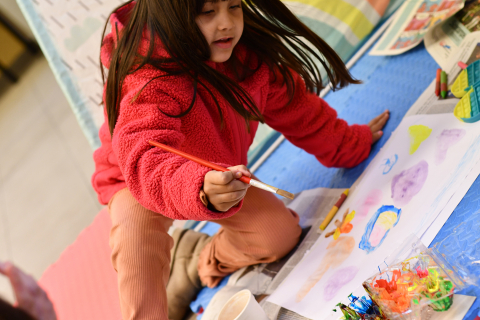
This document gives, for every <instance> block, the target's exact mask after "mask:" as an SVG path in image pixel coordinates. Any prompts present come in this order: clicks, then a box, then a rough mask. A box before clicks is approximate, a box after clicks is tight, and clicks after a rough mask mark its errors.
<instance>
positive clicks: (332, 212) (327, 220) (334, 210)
mask: <svg viewBox="0 0 480 320" xmlns="http://www.w3.org/2000/svg"><path fill="white" fill-rule="evenodd" d="M348 190H349V189H347V190H345V191H344V192H343V193H342V195H341V196H340V199H338V201H337V203H335V205H334V206H333V208H332V210H330V212H329V213H328V215H327V217H326V218H325V220H323V222H322V224H321V225H320V230H325V228H326V227H327V226H328V224H329V223H330V221H332V219H333V217H335V214H336V213H337V211H338V208H340V206H341V205H342V203H343V202H344V201H345V199H347V196H348Z"/></svg>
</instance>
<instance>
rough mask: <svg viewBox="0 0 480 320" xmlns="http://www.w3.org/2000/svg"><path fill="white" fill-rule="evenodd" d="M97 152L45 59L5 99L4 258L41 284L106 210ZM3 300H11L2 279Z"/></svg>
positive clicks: (1, 110)
mask: <svg viewBox="0 0 480 320" xmlns="http://www.w3.org/2000/svg"><path fill="white" fill-rule="evenodd" d="M93 170H94V164H93V160H92V149H91V148H90V146H89V144H88V142H87V140H86V138H85V137H84V135H83V133H82V131H81V129H80V127H79V125H78V124H77V122H76V119H75V116H74V114H73V112H72V111H71V109H70V106H69V105H68V103H67V101H66V99H65V97H64V95H63V93H62V92H61V90H60V88H59V86H58V84H57V82H56V80H55V78H54V76H53V74H52V72H51V71H50V69H49V66H48V63H47V61H46V60H45V59H44V58H43V57H41V58H38V59H37V61H35V63H34V64H33V65H32V66H31V67H30V68H29V70H28V71H27V72H26V73H25V74H24V75H23V76H22V77H21V79H20V82H19V83H18V84H16V85H14V86H12V87H11V88H10V89H9V90H8V91H7V92H6V93H5V94H4V95H2V96H0V260H11V261H13V262H14V263H16V264H17V265H18V266H20V267H21V268H22V269H24V270H26V271H27V272H28V273H30V274H32V275H33V276H34V277H35V278H39V277H40V276H41V274H42V273H43V271H44V270H45V269H46V268H47V267H48V266H49V265H50V264H51V263H53V262H54V261H56V260H57V259H58V257H59V256H60V254H61V252H62V251H63V250H64V249H65V248H66V247H67V246H68V245H69V244H71V243H72V242H73V241H74V240H75V238H76V237H77V235H78V234H79V233H80V231H81V230H82V229H84V228H85V227H86V226H88V225H89V224H90V223H91V221H92V220H93V218H94V216H95V215H96V214H97V213H98V212H99V211H100V210H101V208H102V207H101V206H100V204H99V203H98V201H97V197H96V194H95V192H94V191H93V189H92V187H91V185H90V176H91V174H92V173H93ZM0 295H1V296H3V297H4V298H7V300H10V301H12V299H13V296H12V293H11V290H10V287H9V285H8V283H7V282H6V281H5V279H3V278H0Z"/></svg>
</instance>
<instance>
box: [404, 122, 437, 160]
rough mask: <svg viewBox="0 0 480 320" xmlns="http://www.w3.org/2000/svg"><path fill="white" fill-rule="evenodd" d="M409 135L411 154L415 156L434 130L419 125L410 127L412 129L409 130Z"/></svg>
mask: <svg viewBox="0 0 480 320" xmlns="http://www.w3.org/2000/svg"><path fill="white" fill-rule="evenodd" d="M408 133H409V134H410V154H414V153H415V151H417V149H418V147H420V145H421V144H422V142H423V141H425V140H427V138H428V137H429V136H430V134H431V133H432V129H430V128H429V127H427V126H424V125H421V124H417V125H414V126H410V128H408Z"/></svg>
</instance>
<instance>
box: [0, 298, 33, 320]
mask: <svg viewBox="0 0 480 320" xmlns="http://www.w3.org/2000/svg"><path fill="white" fill-rule="evenodd" d="M0 320H35V319H34V318H33V317H32V316H30V315H29V314H28V313H26V312H25V311H23V310H22V309H18V308H15V307H13V306H12V305H10V304H9V303H8V302H6V301H4V300H2V299H1V298H0Z"/></svg>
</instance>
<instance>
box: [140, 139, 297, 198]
mask: <svg viewBox="0 0 480 320" xmlns="http://www.w3.org/2000/svg"><path fill="white" fill-rule="evenodd" d="M148 143H149V144H150V145H152V146H154V147H158V148H160V149H163V150H166V151H168V152H171V153H175V154H176V155H179V156H181V157H184V158H185V159H188V160H192V161H195V162H196V163H199V164H201V165H203V166H205V167H208V168H211V169H213V170H217V171H223V172H228V171H230V170H228V169H227V168H224V167H222V166H219V165H217V164H215V163H211V162H209V161H206V160H203V159H200V158H198V157H195V156H192V155H191V154H188V153H185V152H183V151H180V150H177V149H175V148H172V147H169V146H166V145H164V144H162V143H159V142H155V141H152V140H149V141H148ZM238 180H240V181H242V182H244V183H246V184H249V185H251V186H254V187H257V188H260V189H263V190H266V191H270V192H272V193H276V194H278V195H280V196H282V197H285V198H288V199H293V197H294V195H293V194H292V193H290V192H288V191H285V190H282V189H278V188H275V187H272V186H270V185H268V184H266V183H263V182H260V181H258V180H255V179H252V178H249V177H246V176H241V177H240V178H239V179H238Z"/></svg>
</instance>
